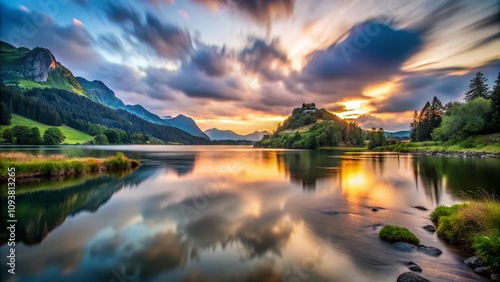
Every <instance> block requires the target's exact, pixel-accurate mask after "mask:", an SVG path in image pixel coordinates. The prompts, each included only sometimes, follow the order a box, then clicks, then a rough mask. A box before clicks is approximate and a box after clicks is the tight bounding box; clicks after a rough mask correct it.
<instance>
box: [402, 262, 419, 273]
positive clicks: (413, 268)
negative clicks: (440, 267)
mask: <svg viewBox="0 0 500 282" xmlns="http://www.w3.org/2000/svg"><path fill="white" fill-rule="evenodd" d="M406 265H407V266H408V269H409V270H411V271H415V272H422V268H420V266H418V265H417V264H416V263H414V262H413V261H410V262H408V263H407V264H406Z"/></svg>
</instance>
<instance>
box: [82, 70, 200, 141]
mask: <svg viewBox="0 0 500 282" xmlns="http://www.w3.org/2000/svg"><path fill="white" fill-rule="evenodd" d="M76 79H77V81H78V82H79V83H80V85H81V86H82V87H83V88H84V89H85V91H86V92H87V93H90V94H92V95H93V96H94V97H95V99H96V102H98V103H101V104H103V105H105V106H108V107H110V108H112V109H122V110H125V111H127V112H129V113H131V114H134V115H136V116H138V117H140V118H142V119H144V120H147V121H149V122H152V123H155V124H160V125H167V126H171V127H175V128H178V129H180V130H183V131H185V132H187V133H189V134H191V135H193V136H197V137H203V138H205V139H209V138H208V136H206V135H205V134H204V133H203V131H201V129H200V128H199V127H198V125H197V124H196V122H195V121H194V120H193V119H192V118H189V117H186V116H184V115H179V116H177V117H175V118H171V119H162V118H160V117H159V116H157V115H155V114H153V113H151V112H150V111H148V110H146V109H145V108H144V107H143V106H141V105H125V104H124V103H123V102H122V101H121V100H120V99H119V98H118V97H116V95H115V92H113V90H111V89H109V88H108V87H107V86H106V84H104V83H103V82H102V81H99V80H94V81H88V80H86V79H85V78H83V77H77V78H76Z"/></svg>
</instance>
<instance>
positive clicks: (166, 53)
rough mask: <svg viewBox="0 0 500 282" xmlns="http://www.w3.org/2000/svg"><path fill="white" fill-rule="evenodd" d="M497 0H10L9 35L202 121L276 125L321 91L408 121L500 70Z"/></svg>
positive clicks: (335, 106) (4, 11) (153, 105)
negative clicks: (478, 76)
mask: <svg viewBox="0 0 500 282" xmlns="http://www.w3.org/2000/svg"><path fill="white" fill-rule="evenodd" d="M499 11H500V4H499V1H498V0H495V1H493V0H492V1H488V0H482V1H472V0H471V1H464V0H450V1H440V0H431V1H425V0H422V1H410V0H388V1H386V0H377V1H374V0H372V1H367V0H358V1H353V0H349V1H340V0H324V1H321V0H303V1H302V0H296V1H293V0H246V1H245V0H145V1H139V0H128V1H102V0H101V1H98V0H96V1H93V0H38V1H28V0H14V1H7V0H0V15H1V20H0V23H1V25H0V39H1V40H3V41H6V42H8V43H10V44H12V45H14V46H16V47H21V46H23V47H28V48H34V47H45V48H48V49H50V50H51V51H52V53H53V54H54V55H55V57H56V59H57V60H58V61H59V62H61V63H62V64H63V65H64V66H66V67H67V68H69V69H70V70H71V71H72V72H73V74H74V75H75V76H82V77H84V78H86V79H88V80H101V81H103V82H104V83H105V84H106V85H107V86H108V87H109V88H111V89H112V90H113V91H114V92H115V93H116V96H117V97H119V98H120V99H121V100H122V101H124V102H125V103H126V104H141V105H143V106H144V107H145V108H146V109H148V110H150V111H151V112H153V113H155V114H157V115H159V116H166V115H168V116H176V115H178V114H184V115H187V116H190V117H192V118H193V119H195V121H196V122H197V123H198V125H199V126H200V128H201V129H203V130H206V129H209V128H213V127H216V128H219V129H229V130H233V131H235V132H237V133H242V134H246V133H249V132H253V131H255V130H269V131H272V130H273V129H275V128H276V125H277V124H278V123H280V122H282V121H283V120H284V119H285V118H286V116H288V115H289V114H290V113H291V111H292V109H293V108H295V107H298V106H300V105H301V104H302V103H311V102H314V103H316V105H317V106H318V107H320V108H326V109H327V110H330V111H331V112H333V113H335V114H337V115H339V116H340V117H343V118H349V119H353V120H356V121H357V122H358V123H359V124H360V125H361V126H362V127H363V128H371V127H377V128H379V127H383V128H384V129H385V130H386V131H397V130H408V128H409V123H410V122H411V119H412V115H413V111H414V110H420V109H421V108H422V107H423V105H424V104H425V102H426V101H428V100H431V99H432V98H433V97H434V96H437V97H438V98H439V99H440V100H441V101H442V102H443V103H446V102H449V101H458V100H462V99H463V96H464V94H465V91H466V90H467V87H468V84H469V81H470V79H471V78H472V76H473V75H474V73H476V72H477V71H482V72H483V73H484V74H485V75H486V77H487V78H488V79H489V83H490V85H492V83H493V81H494V80H495V78H496V76H497V74H498V72H499V71H500V51H499V50H500V33H499V31H500V12H499Z"/></svg>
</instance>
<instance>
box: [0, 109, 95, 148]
mask: <svg viewBox="0 0 500 282" xmlns="http://www.w3.org/2000/svg"><path fill="white" fill-rule="evenodd" d="M16 125H26V126H28V127H30V128H31V127H38V129H40V133H41V134H42V136H43V133H44V132H45V130H47V128H49V127H57V128H59V129H60V130H61V131H62V133H63V134H64V136H66V139H64V142H63V143H66V144H83V143H86V142H88V141H90V140H92V138H93V137H92V136H90V135H88V134H85V133H83V132H81V131H78V130H76V129H73V128H71V127H68V126H65V125H63V126H52V125H46V124H43V123H39V122H37V121H34V120H32V119H29V118H26V117H23V116H20V115H16V114H12V120H11V123H10V125H1V126H0V131H3V130H4V129H6V128H11V127H14V126H16Z"/></svg>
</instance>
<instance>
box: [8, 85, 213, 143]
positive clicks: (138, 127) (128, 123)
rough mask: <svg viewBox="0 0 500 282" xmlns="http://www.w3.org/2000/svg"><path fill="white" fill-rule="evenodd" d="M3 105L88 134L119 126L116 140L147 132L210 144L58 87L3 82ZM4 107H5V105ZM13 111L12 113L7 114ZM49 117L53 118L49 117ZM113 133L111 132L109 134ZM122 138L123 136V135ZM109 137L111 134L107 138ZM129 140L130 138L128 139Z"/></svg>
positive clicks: (164, 138)
mask: <svg viewBox="0 0 500 282" xmlns="http://www.w3.org/2000/svg"><path fill="white" fill-rule="evenodd" d="M0 93H2V95H0V102H1V103H0V105H2V104H3V105H10V110H11V111H12V113H15V114H18V115H22V116H25V117H28V118H30V119H33V120H36V121H42V120H45V121H44V122H45V123H47V124H53V125H61V124H64V125H67V126H69V127H71V128H74V129H77V130H80V131H82V132H85V133H87V134H89V135H96V134H101V133H103V132H104V131H107V130H108V129H119V130H121V132H116V134H122V135H123V136H120V137H118V136H117V135H116V134H113V136H114V137H113V138H114V140H115V141H113V142H112V141H110V143H122V141H120V140H124V142H131V140H132V139H131V137H132V136H133V135H134V134H142V135H148V136H149V137H151V138H156V139H160V140H161V141H164V142H166V143H182V144H207V143H208V142H209V140H207V139H205V138H201V137H196V136H193V135H190V134H188V133H186V132H184V131H182V130H180V129H177V128H174V127H170V126H164V125H158V124H154V123H151V122H148V121H146V120H144V119H142V118H140V117H138V116H136V115H133V114H131V113H128V112H126V111H124V110H121V109H120V110H114V109H111V108H109V107H107V106H104V105H102V104H99V103H97V102H93V101H91V100H90V99H87V98H86V97H83V96H81V95H76V94H75V93H72V92H68V91H65V90H59V89H38V90H24V91H23V92H21V91H19V90H18V89H16V88H14V87H9V86H4V85H1V84H0ZM2 107H3V106H2ZM8 114H10V113H8ZM47 117H50V118H49V119H47ZM110 136H111V135H110ZM122 137H123V138H122ZM108 138H110V137H108ZM127 140H128V141H127Z"/></svg>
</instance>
